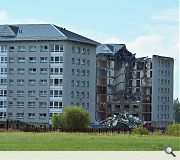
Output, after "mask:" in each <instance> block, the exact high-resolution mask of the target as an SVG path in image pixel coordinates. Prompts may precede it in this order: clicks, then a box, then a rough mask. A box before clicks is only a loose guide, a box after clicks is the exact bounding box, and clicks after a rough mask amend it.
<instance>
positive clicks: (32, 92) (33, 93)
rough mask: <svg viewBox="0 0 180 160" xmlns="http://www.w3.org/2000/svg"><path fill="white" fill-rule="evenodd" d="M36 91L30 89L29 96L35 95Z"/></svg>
mask: <svg viewBox="0 0 180 160" xmlns="http://www.w3.org/2000/svg"><path fill="white" fill-rule="evenodd" d="M35 93H36V92H35V91H34V90H31V91H28V96H29V97H34V96H35Z"/></svg>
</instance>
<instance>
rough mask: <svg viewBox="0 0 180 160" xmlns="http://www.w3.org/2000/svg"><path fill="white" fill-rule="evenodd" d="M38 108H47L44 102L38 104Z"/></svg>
mask: <svg viewBox="0 0 180 160" xmlns="http://www.w3.org/2000/svg"><path fill="white" fill-rule="evenodd" d="M39 107H40V108H46V107H47V103H46V102H39Z"/></svg>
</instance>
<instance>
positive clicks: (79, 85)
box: [0, 24, 98, 125]
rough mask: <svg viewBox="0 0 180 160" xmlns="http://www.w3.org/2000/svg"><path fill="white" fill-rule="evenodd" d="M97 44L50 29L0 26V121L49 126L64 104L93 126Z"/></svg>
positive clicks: (37, 25)
mask: <svg viewBox="0 0 180 160" xmlns="http://www.w3.org/2000/svg"><path fill="white" fill-rule="evenodd" d="M97 44H98V43H97V42H95V41H93V40H90V39H88V38H86V37H83V36H81V35H78V34H75V33H73V32H71V31H68V30H66V29H65V28H61V27H58V26H56V25H51V24H32V25H31V24H24V25H23V24H22V25H0V122H1V123H3V122H5V121H6V120H19V121H22V122H27V123H30V124H36V125H49V124H50V123H51V121H50V118H51V117H52V115H54V114H59V113H62V111H63V109H64V108H65V107H66V106H68V105H80V106H82V107H83V108H85V109H86V110H87V111H88V112H89V113H90V116H91V121H92V122H94V121H95V88H96V83H95V81H96V74H95V71H96V45H97Z"/></svg>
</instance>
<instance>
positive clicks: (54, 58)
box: [50, 56, 63, 63]
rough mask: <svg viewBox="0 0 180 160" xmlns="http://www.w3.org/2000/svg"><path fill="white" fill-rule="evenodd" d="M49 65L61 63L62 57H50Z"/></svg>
mask: <svg viewBox="0 0 180 160" xmlns="http://www.w3.org/2000/svg"><path fill="white" fill-rule="evenodd" d="M50 63H63V56H56V57H51V59H50Z"/></svg>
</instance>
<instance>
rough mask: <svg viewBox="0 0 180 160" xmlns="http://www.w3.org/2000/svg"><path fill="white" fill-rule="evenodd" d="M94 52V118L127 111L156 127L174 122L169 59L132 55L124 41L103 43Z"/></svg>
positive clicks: (171, 76)
mask: <svg viewBox="0 0 180 160" xmlns="http://www.w3.org/2000/svg"><path fill="white" fill-rule="evenodd" d="M96 53H97V56H96V58H97V60H96V64H97V72H96V75H97V76H96V77H97V79H96V83H97V84H96V86H97V88H96V120H100V121H101V120H105V119H107V118H108V117H110V116H113V115H114V114H119V113H124V112H127V113H129V114H132V115H134V116H137V117H139V118H140V119H142V120H144V121H146V122H152V124H153V125H154V126H156V127H165V126H167V125H168V124H170V123H172V122H173V110H172V108H173V66H174V61H173V59H172V58H169V57H162V56H156V55H154V56H153V57H152V58H148V57H141V58H135V54H132V53H131V52H129V51H128V50H127V49H126V46H125V45H124V44H102V45H100V46H98V47H97V50H96Z"/></svg>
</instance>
